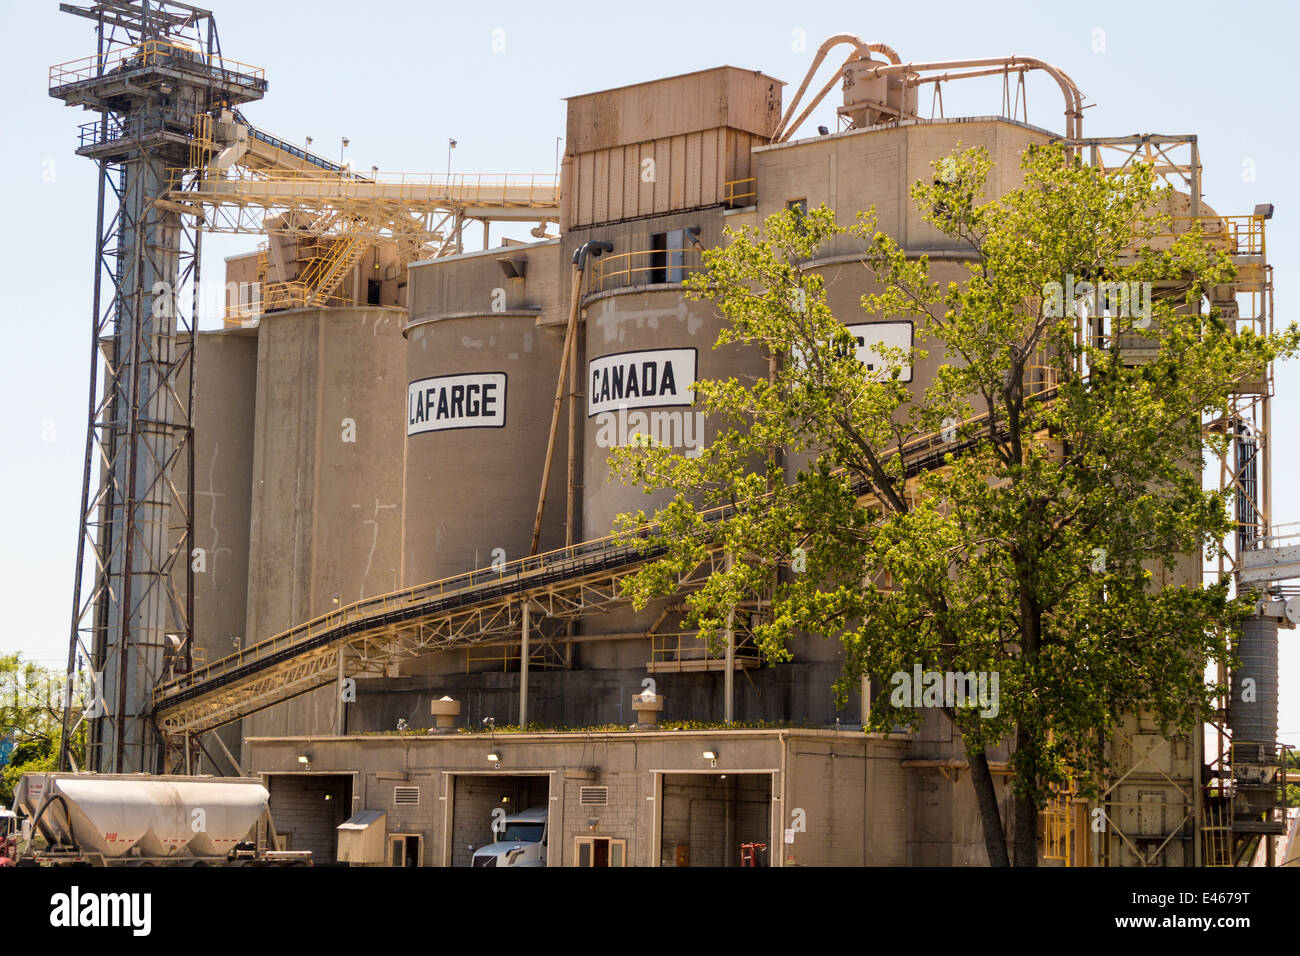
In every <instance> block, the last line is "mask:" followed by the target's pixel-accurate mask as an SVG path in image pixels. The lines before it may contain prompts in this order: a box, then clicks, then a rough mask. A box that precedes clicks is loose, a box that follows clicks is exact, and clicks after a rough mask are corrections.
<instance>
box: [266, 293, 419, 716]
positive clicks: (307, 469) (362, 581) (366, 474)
mask: <svg viewBox="0 0 1300 956" xmlns="http://www.w3.org/2000/svg"><path fill="white" fill-rule="evenodd" d="M403 318H404V315H403V313H402V312H401V311H399V310H394V309H378V308H376V309H370V308H356V309H331V310H300V311H293V312H282V313H275V314H270V315H266V316H264V317H263V318H262V321H261V327H260V329H259V334H258V373H257V413H256V415H257V419H256V431H255V434H256V439H255V445H254V449H253V469H252V510H251V520H250V535H249V571H248V574H249V586H248V613H247V622H246V625H245V635H246V640H248V641H258V640H265V639H266V638H269V637H271V636H273V635H275V634H277V633H279V632H280V631H283V630H286V629H287V628H290V627H292V626H293V625H295V624H297V623H300V622H301V621H304V620H307V619H309V618H312V617H315V616H317V615H319V614H323V613H325V612H326V611H328V610H331V609H333V608H335V607H338V606H342V605H346V604H349V603H351V602H353V601H357V600H360V599H361V598H364V597H369V596H373V595H376V594H383V593H385V592H388V591H391V590H393V589H394V588H395V587H396V586H397V584H398V582H399V580H400V577H401V529H402V510H401V504H402V483H403V469H402V456H403V440H404V434H403V421H404V418H403V411H402V410H403V407H404V404H405V398H406V383H405V361H404V355H403V345H404V342H403V339H402V336H401V327H402V320H403ZM335 595H337V602H338V603H337V604H336V603H335ZM334 706H335V705H334V694H333V691H332V689H326V690H323V691H317V692H316V693H314V694H310V695H306V696H304V697H302V698H299V699H298V700H296V701H292V702H289V703H286V704H282V705H279V706H277V707H274V708H272V709H271V710H268V711H266V712H264V713H262V714H258V715H255V716H253V717H251V718H249V719H248V721H247V722H246V723H247V724H248V725H249V726H250V727H251V728H254V729H255V732H266V731H267V730H269V729H271V728H275V729H277V730H278V731H280V732H284V731H288V730H292V729H296V730H298V731H304V732H305V731H316V732H319V731H324V730H328V729H330V728H332V726H333V722H334Z"/></svg>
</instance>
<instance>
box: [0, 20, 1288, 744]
mask: <svg viewBox="0 0 1300 956" xmlns="http://www.w3.org/2000/svg"><path fill="white" fill-rule="evenodd" d="M209 6H211V7H212V8H213V10H214V13H215V14H216V18H217V23H218V26H219V28H220V31H221V38H222V47H223V51H224V52H225V54H226V55H227V56H229V57H232V58H234V59H237V60H241V61H244V62H247V63H253V64H257V65H259V66H262V67H264V68H265V70H266V76H267V80H268V82H269V91H268V93H267V96H266V98H265V100H264V101H262V102H261V103H256V104H252V105H250V106H249V107H247V108H246V111H245V112H246V114H247V115H248V117H249V118H250V119H251V120H252V121H253V122H254V123H256V124H257V125H258V126H261V127H263V128H265V129H267V130H270V131H273V132H275V133H277V134H278V135H280V136H282V137H284V138H285V139H289V140H291V141H295V142H298V143H301V142H302V141H303V139H304V138H305V137H306V136H309V135H310V136H312V137H314V139H315V144H314V147H313V148H314V149H317V150H319V151H320V152H322V153H323V154H324V155H326V156H336V155H337V150H338V146H339V139H340V137H342V136H347V137H348V138H349V139H350V140H351V146H350V147H349V149H348V152H347V158H348V159H350V160H352V161H353V163H354V164H355V165H356V166H357V167H358V168H362V169H364V168H367V167H369V166H370V165H372V164H375V165H378V166H379V167H380V168H381V169H382V170H389V171H412V172H418V171H428V172H435V173H437V172H443V171H445V169H446V164H447V139H448V137H455V138H456V139H457V140H458V141H459V145H458V147H457V149H456V151H455V153H454V156H453V167H454V169H455V170H457V171H463V172H488V173H501V172H511V173H533V172H551V171H552V170H553V169H554V165H555V149H556V137H557V136H562V135H563V133H564V104H563V102H562V98H563V97H565V96H572V95H575V94H579V93H585V92H590V91H593V90H599V89H606V88H609V87H614V86H620V85H623V84H627V83H635V82H639V81H642V80H647V79H652V78H655V77H660V76H667V75H671V74H675V73H683V72H688V71H691V70H698V69H703V68H706V67H712V66H718V65H721V64H730V65H733V66H738V67H744V68H749V69H756V70H762V71H763V72H765V73H768V74H770V75H772V76H775V77H777V78H779V79H782V80H785V81H786V82H787V83H788V84H790V86H789V87H788V89H787V93H789V92H792V90H793V88H794V87H795V86H797V84H798V83H799V81H800V80H801V79H802V77H803V74H804V71H805V70H806V69H807V67H808V64H809V62H810V60H811V56H812V51H813V50H815V49H816V47H817V45H818V44H820V42H821V41H822V40H823V39H824V38H825V37H827V36H829V35H830V34H833V33H838V32H850V33H856V34H858V35H860V36H862V37H864V38H865V39H867V40H880V41H883V42H885V43H888V44H890V45H891V46H893V47H894V48H895V49H896V50H898V52H899V53H900V54H901V55H902V57H903V59H904V60H916V61H921V60H942V59H956V58H966V57H983V56H995V55H1002V54H1010V53H1016V54H1023V55H1027V56H1035V57H1038V58H1040V59H1044V60H1047V61H1048V62H1051V63H1054V64H1056V65H1058V66H1059V67H1061V68H1062V69H1064V70H1065V71H1066V72H1067V73H1069V74H1070V76H1071V77H1073V79H1074V80H1075V82H1077V83H1078V84H1079V86H1080V87H1081V88H1082V89H1083V91H1084V92H1085V94H1087V96H1088V99H1089V101H1090V102H1092V103H1095V104H1096V106H1095V107H1093V108H1091V109H1089V110H1087V111H1086V114H1085V122H1084V132H1085V134H1086V135H1092V136H1105V135H1123V134H1129V133H1137V132H1160V133H1196V134H1198V135H1199V136H1200V146H1201V156H1202V162H1203V164H1204V169H1205V182H1204V187H1203V189H1204V194H1205V198H1206V201H1207V202H1208V203H1209V204H1210V205H1211V206H1212V207H1213V208H1214V209H1216V210H1217V211H1219V212H1220V213H1224V214H1240V213H1248V212H1250V211H1251V210H1252V209H1253V208H1254V206H1255V205H1256V204H1257V203H1260V202H1271V203H1274V204H1275V205H1276V207H1277V213H1276V216H1275V218H1274V219H1273V221H1272V223H1271V224H1270V227H1269V234H1268V242H1269V258H1270V259H1271V261H1272V262H1273V264H1274V266H1275V267H1276V286H1277V292H1278V296H1277V301H1278V309H1277V319H1278V321H1279V322H1286V321H1289V320H1290V319H1291V317H1292V316H1293V315H1295V314H1296V313H1295V306H1294V303H1297V302H1300V270H1298V269H1297V266H1296V257H1297V254H1298V253H1300V226H1298V225H1297V223H1300V185H1298V184H1297V180H1296V177H1295V159H1294V157H1295V156H1296V155H1297V153H1298V152H1300V150H1297V145H1298V144H1297V135H1296V132H1295V128H1294V122H1295V119H1296V117H1295V112H1296V111H1295V108H1294V98H1295V96H1296V95H1297V90H1300V84H1298V83H1297V82H1296V78H1295V75H1294V70H1295V52H1294V43H1295V37H1296V35H1297V32H1298V31H1297V27H1298V26H1300V14H1297V12H1296V8H1295V7H1294V6H1293V5H1291V4H1289V3H1286V2H1276V3H1260V2H1255V3H1250V4H1240V5H1227V4H1223V3H1185V2H1180V3H1173V2H1160V3H1142V4H1137V3H1132V2H1128V3H1106V2H1093V3H1090V4H1086V5H1064V4H1055V3H997V2H989V3H985V4H978V5H977V4H971V3H969V2H968V0H967V2H937V0H932V2H930V3H927V4H923V5H918V4H894V5H887V6H885V8H884V9H877V10H873V9H871V5H866V4H861V3H839V2H822V3H818V4H816V5H815V6H814V5H806V4H804V5H801V4H790V3H776V2H770V0H761V2H748V3H745V4H743V5H742V4H738V3H735V2H727V3H717V4H712V3H704V2H695V3H689V4H688V3H675V2H661V3H651V4H643V3H605V4H578V5H567V4H566V5H550V4H547V5H541V4H535V3H530V4H513V3H506V2H497V3H492V4H486V3H483V4H442V3H415V2H405V3H403V2H396V0H369V2H367V3H363V4H359V3H355V2H347V3H344V2H338V0H314V2H310V3H308V2H292V3H290V2H271V0H257V2H253V0H213V2H212V3H210V4H209ZM498 31H500V32H498ZM797 31H802V36H803V37H805V38H806V42H805V45H804V49H803V50H799V49H798V46H799V44H798V38H799V36H800V33H799V32H797ZM1098 31H1101V32H1100V33H1099V32H1098ZM0 35H3V36H4V37H5V38H6V40H7V41H8V42H7V43H6V45H5V46H6V50H5V57H4V59H3V61H0V86H2V88H4V89H6V90H8V91H9V92H8V94H6V99H5V103H4V106H3V111H2V112H0V117H2V118H3V123H0V190H2V191H3V198H4V202H3V206H0V209H2V210H3V212H2V213H0V215H2V216H3V221H4V223H5V225H6V228H4V229H3V230H0V270H3V273H2V275H3V283H0V287H3V288H5V289H8V290H9V293H10V294H11V297H10V299H9V300H8V305H7V306H6V307H3V308H2V309H0V329H2V330H3V334H4V341H5V342H6V343H7V347H6V348H5V349H4V351H3V357H2V358H0V361H2V362H3V374H0V403H2V404H0V408H2V409H3V419H2V420H0V429H3V430H2V431H0V438H2V439H3V441H2V443H0V447H2V448H3V449H4V455H3V457H2V458H0V462H2V464H0V508H2V509H3V519H2V521H3V523H2V524H0V527H3V529H4V530H3V532H0V542H2V544H0V600H2V601H3V607H4V608H5V611H6V613H5V619H4V622H3V624H0V651H12V650H22V651H24V652H25V653H27V654H28V655H30V656H33V657H35V658H36V659H38V660H40V661H42V662H43V663H47V664H55V663H57V662H59V661H61V660H62V658H63V656H64V654H65V653H66V642H67V635H68V625H69V618H70V607H71V590H72V571H73V560H74V555H75V544H76V533H77V508H78V501H79V496H80V483H81V471H82V453H83V448H84V441H85V424H86V421H85V417H86V397H87V395H86V389H87V369H88V348H89V312H90V288H91V279H92V271H91V265H92V259H91V257H92V250H93V243H94V235H93V233H94V205H95V170H94V164H93V163H91V162H90V161H89V160H85V159H81V158H79V157H77V156H75V155H74V153H73V150H74V148H75V146H76V139H75V137H76V128H77V125H78V124H79V123H83V122H88V121H89V120H90V119H92V118H93V117H92V116H90V115H87V114H82V113H80V112H78V111H74V110H70V109H68V108H66V107H65V106H63V105H62V104H61V103H60V102H58V101H56V100H53V99H51V98H50V97H49V96H48V95H47V75H48V74H47V71H48V68H49V66H50V65H51V64H54V63H60V62H64V61H66V60H71V59H76V58H78V57H82V56H87V55H89V54H91V53H93V52H94V38H93V28H92V26H91V24H90V23H89V22H88V21H84V20H80V19H78V18H75V17H70V16H68V15H66V14H60V13H59V12H58V3H57V0H0ZM494 40H495V41H496V47H498V48H500V47H501V46H502V41H504V49H503V50H499V52H494ZM1099 41H1100V42H1099ZM821 75H822V77H823V78H824V77H825V76H826V75H827V74H826V73H825V72H824V71H823V73H822V74H821ZM823 81H824V79H823V80H821V81H819V82H818V83H817V84H816V85H815V87H814V88H816V87H817V86H820V83H821V82H823ZM834 98H835V97H834V95H833V94H832V96H831V97H828V104H829V105H827V106H824V107H823V109H822V110H821V111H820V113H819V114H817V115H814V117H813V118H812V119H811V120H810V121H809V124H808V125H807V126H805V130H808V131H811V130H812V129H814V128H815V126H816V125H817V124H818V123H826V124H827V125H832V126H833V125H834V105H833V103H830V102H829V101H831V100H833V99H834ZM944 99H945V106H946V109H947V113H948V115H959V114H967V115H969V114H987V113H995V112H997V111H998V109H999V101H1000V83H999V82H998V81H996V80H994V81H990V82H989V83H987V84H969V89H967V90H961V89H960V87H959V86H957V87H954V86H951V85H949V88H948V89H946V90H945V94H944ZM925 107H928V104H925ZM923 108H924V107H923ZM1029 108H1030V120H1031V121H1033V122H1035V123H1037V124H1038V125H1042V126H1046V127H1048V128H1050V129H1059V128H1060V120H1061V107H1060V94H1059V93H1058V92H1057V90H1056V88H1055V86H1054V85H1053V84H1052V83H1051V82H1050V81H1048V80H1045V79H1044V78H1043V77H1041V76H1038V77H1035V78H1034V79H1032V80H1031V85H1030V90H1029ZM1252 172H1253V176H1252V175H1249V174H1250V173H1252ZM477 238H478V236H477V235H472V240H476V239H477ZM253 244H254V240H253V239H252V238H251V237H249V238H248V239H247V240H245V239H244V238H243V237H215V238H211V239H207V240H205V251H206V255H205V259H204V270H205V272H206V273H207V275H208V277H209V278H212V279H219V278H220V276H221V270H222V266H221V259H222V257H224V256H226V255H230V254H232V253H235V252H239V251H243V250H245V249H248V248H251V247H252V245H253ZM205 324H210V323H205ZM1277 379H1278V394H1277V399H1276V401H1275V404H1274V413H1273V420H1274V422H1275V445H1276V447H1275V449H1274V458H1273V464H1274V469H1273V488H1274V500H1275V515H1274V518H1275V521H1277V522H1300V500H1297V499H1296V497H1295V495H1293V494H1292V489H1293V488H1294V486H1295V485H1296V476H1297V475H1300V454H1297V451H1296V446H1297V441H1296V433H1294V432H1291V433H1289V432H1288V429H1289V428H1292V427H1294V426H1295V423H1297V422H1300V362H1293V363H1291V364H1290V365H1286V366H1282V367H1279V369H1278V374H1277ZM1298 647H1300V634H1298V633H1297V632H1283V635H1282V655H1283V674H1282V687H1283V704H1282V718H1281V730H1282V732H1283V738H1284V739H1285V740H1287V741H1288V742H1290V743H1293V744H1296V745H1300V651H1298V650H1297V648H1298Z"/></svg>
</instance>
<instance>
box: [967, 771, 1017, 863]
mask: <svg viewBox="0 0 1300 956" xmlns="http://www.w3.org/2000/svg"><path fill="white" fill-rule="evenodd" d="M966 759H967V761H968V762H969V763H970V778H971V783H973V784H974V785H975V800H976V802H977V803H978V804H979V811H980V824H981V826H982V827H983V830H984V849H985V850H986V851H988V855H989V866H1010V865H1011V862H1010V860H1009V859H1008V858H1007V835H1006V832H1005V831H1004V830H1003V829H1002V813H1001V811H999V810H998V794H997V791H996V790H994V788H993V774H991V773H990V772H989V758H988V755H987V754H985V752H984V750H983V748H981V749H980V751H979V752H978V753H974V754H971V753H968V754H967V755H966Z"/></svg>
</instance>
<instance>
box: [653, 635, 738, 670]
mask: <svg viewBox="0 0 1300 956" xmlns="http://www.w3.org/2000/svg"><path fill="white" fill-rule="evenodd" d="M726 656H727V655H726V650H725V649H724V648H722V647H719V648H718V650H717V651H716V652H714V650H713V649H712V648H710V647H709V644H708V642H707V641H705V640H704V639H703V638H701V637H700V636H699V634H698V633H697V632H696V631H661V632H659V633H656V634H653V635H651V637H650V661H651V663H653V664H681V663H689V662H691V661H700V662H704V661H724V660H725V659H726ZM734 657H735V659H736V660H746V661H754V660H757V659H758V649H757V648H756V647H754V645H753V643H752V642H751V641H750V638H749V635H748V634H744V635H741V634H737V635H736V646H735V650H734Z"/></svg>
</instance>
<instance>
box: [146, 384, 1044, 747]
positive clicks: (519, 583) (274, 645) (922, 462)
mask: <svg viewBox="0 0 1300 956" xmlns="http://www.w3.org/2000/svg"><path fill="white" fill-rule="evenodd" d="M1038 397H1039V398H1046V397H1048V396H1047V394H1046V393H1045V394H1044V395H1042V396H1038ZM968 424H969V423H968ZM985 437H986V436H981V437H979V438H975V439H966V440H963V441H944V440H943V439H942V437H941V436H940V435H939V434H937V433H936V434H932V435H926V436H923V437H921V438H918V439H916V440H914V441H912V442H909V443H908V444H907V445H905V446H904V447H903V449H902V451H903V454H904V456H905V459H906V470H905V473H906V474H907V476H909V477H911V476H914V475H917V474H920V473H921V472H922V471H928V470H931V469H933V468H936V467H939V466H941V465H942V463H943V458H944V456H945V455H947V454H950V453H957V454H960V453H961V452H963V451H965V450H967V449H969V448H971V447H972V446H974V445H975V444H977V443H979V442H981V441H983V440H985ZM897 453H898V452H897V451H896V452H894V453H893V454H897ZM891 457H892V455H891ZM851 487H852V488H853V489H854V490H855V491H856V492H857V493H858V494H859V495H863V494H866V493H867V487H866V483H865V481H863V480H861V479H858V480H855V481H854V482H853V484H852V486H851ZM733 513H734V509H733V507H732V506H725V507H722V508H716V509H713V510H712V511H711V512H710V513H709V514H708V515H707V516H706V517H707V520H709V521H712V522H717V521H721V520H723V519H725V518H727V517H729V516H730V515H732V514H733ZM721 550H722V549H721V545H720V544H714V543H709V544H708V545H706V551H707V553H708V554H709V555H710V556H711V557H712V558H717V557H719V556H720V554H721ZM663 553H664V552H663V549H661V548H649V547H647V546H646V545H637V544H629V543H620V542H619V541H617V540H615V539H614V538H612V537H608V538H600V539H596V540H592V541H586V542H582V543H580V544H576V545H573V546H572V547H569V548H563V549H560V550H557V551H551V552H547V553H545V554H540V555H532V556H529V557H526V558H519V559H516V560H514V561H511V562H508V563H507V564H505V565H504V566H502V567H500V568H488V569H480V570H475V571H470V572H468V573H465V574H460V575H455V576H453V577H449V578H444V579H442V580H439V581H433V582H430V583H428V584H422V585H417V586H416V587H412V588H406V589H404V590H401V591H396V592H394V593H392V594H385V595H380V596H378V597H373V598H367V599H365V600H362V601H358V602H356V603H355V604H351V605H348V606H346V607H343V608H340V609H339V610H336V611H331V612H330V613H328V614H325V615H322V616H320V617H317V618H313V619H312V620H310V621H306V622H304V623H302V624H300V625H298V626H296V627H293V628H291V629H289V630H287V631H284V632H282V633H281V634H278V635H276V636H275V637H272V638H270V639H268V640H265V641H261V642H259V643H257V644H254V645H251V646H250V647H247V648H244V649H242V650H240V651H238V652H236V653H234V654H230V655H228V656H226V657H223V658H220V659H218V660H216V661H213V662H211V663H209V664H207V665H205V666H203V667H199V668H196V669H195V670H194V671H193V672H191V673H188V674H184V675H181V676H180V677H177V678H175V679H174V680H170V681H167V682H164V683H161V684H159V685H158V686H157V687H156V688H155V689H154V695H153V700H154V715H155V718H156V719H158V721H159V723H160V724H161V726H162V727H163V729H164V731H165V732H169V733H193V732H201V731H203V730H208V729H212V728H213V727H216V726H220V725H221V724H224V723H229V722H230V721H233V720H237V719H239V718H240V717H243V716H247V715H248V714H250V713H255V712H256V711H258V710H261V709H264V708H265V707H269V706H271V705H272V704H275V703H279V702H281V701H283V700H287V699H289V698H291V697H294V696H297V695H298V694H301V693H305V692H307V691H310V690H313V689H315V688H316V687H321V686H324V685H325V684H328V683H331V682H332V681H333V680H335V679H336V670H335V665H334V663H333V662H335V661H337V648H336V647H335V645H339V644H341V643H342V642H347V643H349V644H353V645H356V644H357V643H358V642H374V643H375V644H377V645H382V644H384V643H385V642H393V641H396V640H399V639H406V638H409V637H410V636H411V635H415V634H419V635H422V638H423V643H422V644H421V645H420V646H422V647H425V648H427V649H429V650H440V649H449V648H452V647H464V646H469V645H472V644H474V643H478V642H480V641H482V640H484V639H486V638H488V637H491V636H494V635H496V634H499V633H501V632H502V631H503V630H509V629H513V628H514V627H516V626H517V625H516V621H517V618H515V617H512V616H511V614H512V609H514V610H515V611H517V609H518V608H520V607H522V606H523V605H524V604H526V603H529V602H534V603H537V604H540V605H542V606H543V607H547V606H548V605H549V606H550V607H551V608H552V609H557V608H558V609H559V610H558V611H556V612H555V613H563V612H564V610H565V609H567V608H572V607H575V606H577V605H575V604H574V603H573V596H574V595H576V596H577V597H578V599H579V601H580V603H582V602H585V604H586V606H587V607H588V608H589V609H592V608H596V607H600V606H608V605H610V604H613V603H616V602H617V601H618V600H619V597H618V583H619V581H620V580H621V579H622V578H623V577H626V576H627V575H629V574H631V573H633V572H634V571H635V570H636V569H637V568H639V567H641V566H642V565H644V564H646V563H648V562H650V561H653V560H655V559H657V558H658V557H661V556H662V554H663ZM707 563H708V562H707V561H706V564H707ZM704 570H705V574H706V575H707V573H710V572H711V570H712V567H709V568H705V569H704ZM584 594H585V595H586V596H585V597H584ZM466 625H469V626H468V627H466ZM516 633H517V632H516ZM277 675H279V676H277Z"/></svg>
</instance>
